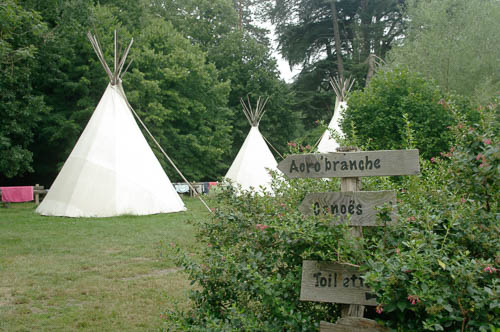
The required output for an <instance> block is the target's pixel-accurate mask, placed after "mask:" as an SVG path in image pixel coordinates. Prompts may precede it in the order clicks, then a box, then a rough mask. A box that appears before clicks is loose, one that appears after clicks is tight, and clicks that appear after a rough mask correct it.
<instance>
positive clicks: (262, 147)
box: [225, 98, 279, 192]
mask: <svg viewBox="0 0 500 332" xmlns="http://www.w3.org/2000/svg"><path fill="white" fill-rule="evenodd" d="M247 100H248V104H245V102H244V100H243V99H240V101H241V105H242V106H243V113H245V116H246V118H247V119H248V122H250V125H251V129H250V132H249V133H248V136H247V138H246V139H245V142H244V143H243V145H242V147H241V149H240V151H239V152H238V154H237V155H236V158H235V159H234V161H233V163H232V165H231V167H230V168H229V170H228V171H227V174H226V176H225V178H226V179H229V180H231V182H232V183H233V184H235V185H236V186H241V189H242V190H251V189H252V188H253V189H254V190H256V191H259V189H260V187H263V188H264V189H265V191H266V192H271V182H272V177H271V175H270V174H269V170H273V171H278V172H279V170H278V168H277V167H278V163H277V162H276V160H275V159H274V156H273V154H272V153H271V151H270V150H269V147H268V146H267V144H266V142H265V141H264V137H263V136H262V134H261V133H260V131H259V122H260V120H261V119H262V116H263V115H264V113H265V110H264V107H265V106H266V103H267V100H268V98H266V100H264V101H262V100H261V98H259V99H258V100H257V105H256V107H255V109H252V106H251V104H250V100H249V99H247Z"/></svg>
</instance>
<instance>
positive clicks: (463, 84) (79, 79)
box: [0, 0, 500, 186]
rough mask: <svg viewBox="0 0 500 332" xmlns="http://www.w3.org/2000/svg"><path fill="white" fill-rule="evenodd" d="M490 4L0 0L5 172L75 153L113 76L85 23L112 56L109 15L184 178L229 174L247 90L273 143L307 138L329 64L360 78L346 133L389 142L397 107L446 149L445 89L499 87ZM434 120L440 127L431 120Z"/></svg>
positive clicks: (466, 92)
mask: <svg viewBox="0 0 500 332" xmlns="http://www.w3.org/2000/svg"><path fill="white" fill-rule="evenodd" d="M424 5H425V6H424ZM499 6H500V5H499V4H498V2H495V1H480V0H473V1H465V0H443V1H417V0H407V1H404V0H377V1H368V0H340V1H331V0H307V1H306V0H275V1H259V0H210V1H209V0H196V1H194V0H181V1H172V0H120V1H117V0H100V1H94V0H46V1H36V0H2V1H1V2H0V114H1V117H0V182H1V183H4V184H12V185H22V184H26V185H32V184H34V183H40V184H44V185H46V186H48V185H50V183H52V181H53V179H54V178H55V176H56V174H57V173H58V170H59V169H60V167H61V166H62V164H63V163H64V161H65V160H66V158H67V156H68V155H69V153H70V152H71V149H72V148H73V146H74V144H75V142H76V140H77V139H78V137H79V135H80V134H81V132H82V130H83V128H84V126H85V125H86V123H87V121H88V119H89V118H90V116H91V113H92V112H93V110H94V108H95V106H96V105H97V103H98V101H99V98H100V97H101V95H102V93H103V91H104V89H105V87H106V85H107V84H108V79H107V77H106V75H105V73H104V71H103V70H102V67H101V65H100V63H99V61H98V59H97V57H96V56H95V54H94V52H93V50H92V47H91V45H90V43H89V42H88V40H87V38H86V33H87V31H89V30H90V31H92V32H93V33H95V34H97V35H98V37H99V38H100V40H101V44H102V46H103V47H104V51H105V55H106V56H107V59H108V60H111V58H112V35H113V30H115V29H117V30H118V35H119V37H120V38H121V39H122V42H123V44H125V43H126V42H127V41H128V40H129V39H130V38H132V37H133V38H134V45H133V46H132V49H131V53H130V55H129V58H131V59H133V63H132V65H131V67H130V69H129V72H128V73H127V74H126V76H125V78H124V82H123V85H124V89H125V91H126V94H127V97H128V99H129V101H130V103H131V104H132V105H133V107H134V108H135V109H136V111H137V112H138V113H139V115H140V116H141V117H142V119H143V120H144V122H145V123H146V124H147V125H148V126H149V127H150V129H151V130H152V132H153V134H154V135H155V136H156V137H157V139H158V140H159V142H160V144H161V145H162V146H163V147H164V149H165V150H166V151H167V153H168V154H169V155H170V156H171V157H172V159H173V160H174V161H175V162H176V163H177V165H178V166H179V168H180V169H181V170H182V171H183V172H184V173H185V175H186V176H187V178H189V179H190V180H194V181H197V180H213V179H217V178H219V177H220V176H222V175H224V174H225V172H226V171H227V168H228V167H229V165H230V163H231V161H232V160H233V158H234V157H235V155H236V153H237V151H238V150H239V148H240V146H241V144H242V142H243V140H244V138H245V136H246V134H247V132H248V129H249V125H248V123H247V121H246V119H245V117H244V116H243V114H242V111H241V105H240V103H239V99H240V98H241V97H245V96H247V95H249V96H250V98H251V99H252V100H255V99H256V98H257V97H258V96H269V97H270V100H269V102H268V104H267V112H266V115H265V116H264V118H263V120H262V123H261V126H260V128H261V131H262V133H263V135H264V136H265V137H266V138H267V139H268V140H269V141H270V142H271V143H272V144H273V145H274V146H275V147H276V149H277V150H279V151H281V152H283V151H285V150H286V149H287V142H290V141H298V142H299V143H301V144H303V145H304V146H305V145H307V144H309V145H314V143H315V142H316V140H317V139H318V138H319V137H320V135H321V133H322V131H323V130H324V127H323V126H321V125H318V120H319V123H321V122H322V121H323V122H328V121H329V119H330V118H331V117H332V115H333V114H332V113H333V107H334V104H335V96H334V93H333V91H332V90H331V88H330V87H329V83H328V80H329V78H330V77H332V76H339V77H349V76H352V77H353V78H355V79H356V84H355V90H357V92H355V93H354V94H353V96H354V97H353V98H352V102H351V101H350V105H349V110H350V111H349V113H348V114H346V122H345V123H344V127H345V131H346V132H347V134H348V135H349V137H350V138H354V137H356V135H358V136H357V137H358V138H359V139H362V140H363V144H365V145H366V144H368V146H369V147H372V148H397V147H398V144H399V145H400V143H401V137H400V136H401V135H400V132H401V130H402V128H403V127H404V121H403V117H402V115H403V113H406V114H407V116H408V119H409V121H410V122H411V123H413V124H414V129H415V130H416V138H417V147H419V148H420V149H421V151H423V153H424V155H425V157H427V158H431V157H433V156H436V155H438V154H439V153H440V152H441V151H445V150H447V149H448V148H449V135H447V133H446V131H447V129H446V128H447V127H448V126H449V125H450V124H451V122H452V120H451V118H450V117H449V115H447V114H446V112H444V111H443V107H442V105H443V102H444V100H446V101H447V102H453V103H459V104H461V105H465V107H464V109H473V108H474V107H475V106H474V105H475V103H477V102H485V101H490V100H491V98H492V96H494V95H495V94H498V91H499V86H500V84H499V82H500V70H499V68H500V57H499V54H498V53H499V52H498V51H496V50H495V47H497V45H498V44H499V41H500V40H499V39H500V36H499V34H498V33H497V32H498V31H499V28H500V27H499V25H500V23H499V22H500V8H499ZM262 22H267V23H268V24H267V25H264V24H263V23H262ZM271 25H272V26H273V27H274V30H275V38H276V40H275V42H276V43H275V45H276V46H275V47H276V49H277V51H278V52H279V53H280V54H281V56H282V57H283V58H284V59H285V60H286V61H287V62H288V64H289V65H290V66H291V67H294V68H296V69H300V72H299V74H297V76H296V77H294V79H293V82H291V83H286V82H285V81H284V80H282V79H281V78H280V74H279V72H278V69H277V63H276V60H275V59H274V57H273V55H272V43H271V40H270V38H271V37H270V34H269V33H268V31H267V30H266V29H264V28H262V27H263V26H269V27H270V26H271ZM381 68H382V69H384V70H381ZM390 69H395V70H393V71H391V72H389V71H388V70H390ZM377 72H378V73H379V74H377ZM391 73H392V74H391ZM394 73H396V74H394ZM398 73H399V74H398ZM391 75H392V76H391ZM372 78H373V79H374V80H375V81H374V84H373V85H370V86H367V84H368V83H369V82H370V81H371V80H372ZM400 80H401V81H400ZM376 82H378V83H376ZM387 82H392V83H393V84H392V85H387V84H386V83H387ZM365 86H367V88H366V89H365ZM377 86H378V87H379V88H377ZM381 86H383V87H384V89H385V90H384V89H382V88H380V87H381ZM402 87H404V88H402ZM391 89H392V90H391ZM381 96H383V98H381ZM388 96H398V97H397V98H395V99H394V98H392V97H388ZM384 98H385V99H384ZM391 98H392V99H391ZM428 115H432V118H429V117H428ZM374 119H377V121H375V120H374ZM353 123H355V124H356V125H355V126H354V127H353V125H352V124H353ZM388 123H390V124H391V125H390V126H388V125H387V124H388ZM429 124H431V125H432V126H434V127H433V128H434V130H430V129H429V130H426V129H425V128H426V127H427V128H428V127H429ZM419 143H420V146H419ZM370 144H371V145H370ZM426 147H428V148H427V149H426ZM159 159H160V161H161V162H162V164H163V165H164V166H165V168H166V169H167V174H168V175H169V177H170V178H171V180H173V181H177V180H178V178H177V174H176V173H175V172H173V171H172V170H171V169H169V166H168V165H167V164H166V162H165V161H164V160H163V159H162V158H159Z"/></svg>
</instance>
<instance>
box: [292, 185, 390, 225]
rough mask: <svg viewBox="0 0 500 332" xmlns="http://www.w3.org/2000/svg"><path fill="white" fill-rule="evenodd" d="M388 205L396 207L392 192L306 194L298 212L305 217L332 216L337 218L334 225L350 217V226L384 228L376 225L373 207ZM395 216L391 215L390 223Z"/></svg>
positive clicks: (375, 212)
mask: <svg viewBox="0 0 500 332" xmlns="http://www.w3.org/2000/svg"><path fill="white" fill-rule="evenodd" d="M386 203H389V204H390V205H392V206H393V211H394V208H395V206H396V193H395V192H394V191H354V192H352V191H346V192H329V193H313V194H307V195H306V197H305V198H304V200H303V201H302V203H301V204H300V206H299V210H300V211H301V212H302V213H303V214H304V215H306V216H312V215H316V216H318V215H332V216H339V218H337V220H336V222H335V224H337V225H338V224H343V223H345V222H346V221H347V216H348V215H350V216H351V217H350V219H349V225H350V226H384V225H383V224H377V223H376V216H377V210H376V209H375V207H380V206H383V205H384V204H386ZM395 220H396V216H395V213H394V212H393V213H392V214H391V221H395Z"/></svg>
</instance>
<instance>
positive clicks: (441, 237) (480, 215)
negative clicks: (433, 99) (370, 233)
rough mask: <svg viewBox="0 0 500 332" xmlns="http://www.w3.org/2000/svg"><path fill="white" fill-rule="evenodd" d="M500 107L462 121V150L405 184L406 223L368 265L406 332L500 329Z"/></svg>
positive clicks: (386, 310) (369, 278) (428, 164)
mask: <svg viewBox="0 0 500 332" xmlns="http://www.w3.org/2000/svg"><path fill="white" fill-rule="evenodd" d="M497 112H498V108H497V106H496V105H490V106H489V107H487V108H480V109H479V117H480V121H479V122H477V123H467V122H466V121H465V120H464V119H463V118H462V119H460V118H458V119H457V120H459V121H458V125H456V126H455V127H453V128H452V131H453V132H454V134H455V136H456V138H457V142H458V144H457V145H456V146H453V147H452V148H451V149H450V151H449V152H447V153H443V154H442V158H433V159H431V161H422V165H421V166H422V170H423V171H422V176H419V177H408V178H406V179H405V181H403V183H402V188H406V189H401V192H400V194H399V195H398V199H399V200H400V202H399V222H398V224H397V225H395V226H394V227H388V228H387V229H386V230H385V234H384V236H383V237H382V238H381V239H380V241H379V242H378V243H376V249H377V250H374V252H375V254H374V256H373V257H372V258H371V259H370V260H369V261H368V263H367V264H366V267H367V270H368V271H369V272H368V273H367V274H366V276H365V278H366V282H367V283H368V284H370V285H371V287H373V288H374V289H375V291H376V292H377V294H378V296H379V300H378V301H379V303H380V305H379V308H378V309H379V311H383V313H382V314H381V316H380V318H381V319H383V320H385V321H386V323H387V325H389V326H391V327H393V328H399V329H402V330H405V331H407V330H408V331H421V330H431V331H464V330H467V331H490V329H491V330H493V327H496V328H498V327H500V324H499V323H498V317H500V299H499V294H500V281H499V280H498V275H499V273H498V271H497V269H498V266H499V264H500V256H499V255H500V240H499V239H500V237H499V235H500V234H499V233H500V228H499V214H498V212H499V211H498V207H499V206H498V204H499V190H498V185H499V183H498V179H499V178H500V177H499V169H500V168H499V167H500V166H499V160H500V153H499V145H498V137H499V135H498V120H497V119H498V116H497V114H496V113H497Z"/></svg>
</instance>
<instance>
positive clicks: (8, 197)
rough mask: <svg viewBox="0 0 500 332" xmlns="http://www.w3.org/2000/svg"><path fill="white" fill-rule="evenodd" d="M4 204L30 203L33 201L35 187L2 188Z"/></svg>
mask: <svg viewBox="0 0 500 332" xmlns="http://www.w3.org/2000/svg"><path fill="white" fill-rule="evenodd" d="M0 189H1V190H2V202H11V203H19V202H29V201H32V200H33V186H20V187H0Z"/></svg>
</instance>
